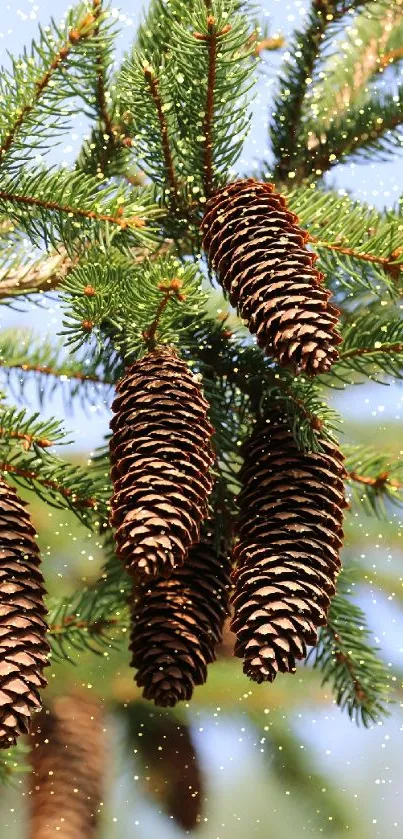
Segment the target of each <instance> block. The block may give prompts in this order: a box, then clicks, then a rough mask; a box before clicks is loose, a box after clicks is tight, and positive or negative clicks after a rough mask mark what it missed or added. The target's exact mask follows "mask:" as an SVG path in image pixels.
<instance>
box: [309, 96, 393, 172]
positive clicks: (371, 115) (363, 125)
mask: <svg viewBox="0 0 403 839" xmlns="http://www.w3.org/2000/svg"><path fill="white" fill-rule="evenodd" d="M402 108H403V87H399V88H398V89H397V92H396V94H392V93H389V92H387V93H385V94H383V95H382V96H381V95H375V94H374V95H372V96H371V97H370V98H369V99H368V100H367V101H366V102H365V103H362V104H360V103H358V104H357V105H355V106H351V107H350V108H349V109H348V111H347V113H346V114H345V115H341V116H340V118H339V119H338V120H335V121H334V122H332V125H330V126H329V128H328V129H327V130H326V131H324V132H322V136H321V138H319V137H318V136H317V134H316V128H315V130H311V132H310V154H307V155H306V163H305V167H304V177H308V176H309V175H311V174H312V173H313V172H316V173H317V174H320V175H322V174H323V173H324V172H326V171H328V170H329V169H330V168H332V167H333V166H335V165H336V164H337V163H343V162H345V161H347V160H354V161H357V162H361V161H364V162H365V161H366V160H369V159H370V160H374V158H376V157H377V158H378V159H379V160H388V159H389V158H390V156H391V155H393V154H394V153H395V152H396V150H398V149H400V148H401V134H402V125H403V117H402Z"/></svg>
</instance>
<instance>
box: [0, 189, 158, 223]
mask: <svg viewBox="0 0 403 839" xmlns="http://www.w3.org/2000/svg"><path fill="white" fill-rule="evenodd" d="M0 199H2V200H3V201H7V202H10V203H11V204H22V205H26V206H28V207H40V208H41V209H43V210H51V211H53V212H57V213H63V214H65V215H68V216H70V217H72V216H76V217H77V218H86V219H92V220H94V221H103V222H108V223H110V224H116V225H117V226H118V227H120V228H121V229H122V230H125V229H127V228H141V227H145V221H144V219H142V218H140V217H139V216H132V217H131V218H123V210H122V212H121V213H120V214H119V213H118V214H117V215H116V216H109V215H104V214H102V213H96V212H95V211H94V210H85V209H83V208H82V207H72V206H70V205H69V204H59V202H58V201H46V200H45V199H42V198H38V197H36V196H33V195H21V194H18V193H16V192H7V191H5V190H0Z"/></svg>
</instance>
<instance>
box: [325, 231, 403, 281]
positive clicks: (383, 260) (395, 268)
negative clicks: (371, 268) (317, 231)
mask: <svg viewBox="0 0 403 839" xmlns="http://www.w3.org/2000/svg"><path fill="white" fill-rule="evenodd" d="M309 241H310V242H312V243H313V244H315V245H316V246H317V247H318V248H328V249H329V250H332V251H337V253H342V254H345V256H351V257H352V258H353V259H358V260H361V261H363V262H371V263H372V264H373V265H380V266H381V267H382V268H383V269H384V270H385V271H387V272H388V273H389V274H390V275H391V276H392V277H393V278H395V279H397V278H398V276H399V274H400V272H401V271H403V262H402V263H400V262H397V259H398V257H399V256H401V253H400V252H397V253H396V252H394V253H392V254H391V255H390V256H376V255H375V254H373V253H365V252H363V251H358V250H355V249H354V248H349V247H346V246H344V245H337V244H336V243H335V242H323V241H321V240H320V239H316V238H315V237H314V236H310V237H309Z"/></svg>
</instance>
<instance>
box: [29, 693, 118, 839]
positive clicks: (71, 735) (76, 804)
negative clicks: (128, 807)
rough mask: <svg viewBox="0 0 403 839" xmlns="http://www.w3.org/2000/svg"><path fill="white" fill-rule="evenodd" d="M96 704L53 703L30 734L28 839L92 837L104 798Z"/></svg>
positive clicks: (102, 754) (76, 700) (66, 699)
mask: <svg viewBox="0 0 403 839" xmlns="http://www.w3.org/2000/svg"><path fill="white" fill-rule="evenodd" d="M104 737H105V735H104V732H103V717H102V712H101V709H100V706H99V704H98V703H96V702H95V701H90V700H89V699H87V698H83V697H81V696H80V697H78V696H63V697H59V698H58V699H56V700H55V701H54V703H53V706H52V710H51V711H50V712H47V713H45V712H44V711H42V713H41V714H40V715H39V716H38V724H37V725H35V731H34V732H33V733H32V735H31V739H32V751H31V756H30V757H31V763H32V769H33V774H32V776H31V792H30V796H31V814H30V828H29V839H54V837H55V836H62V837H65V839H78V837H83V839H84V837H85V839H95V837H96V836H97V835H98V832H97V821H98V812H99V807H100V803H101V801H102V795H103V783H102V779H103V776H104V773H105V761H106V749H105V743H104Z"/></svg>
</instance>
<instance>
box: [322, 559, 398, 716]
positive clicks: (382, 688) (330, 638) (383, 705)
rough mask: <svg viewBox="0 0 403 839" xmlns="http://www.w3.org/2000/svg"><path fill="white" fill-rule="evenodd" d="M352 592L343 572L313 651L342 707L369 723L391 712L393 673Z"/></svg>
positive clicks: (350, 714) (324, 680)
mask: <svg viewBox="0 0 403 839" xmlns="http://www.w3.org/2000/svg"><path fill="white" fill-rule="evenodd" d="M350 594H351V588H350V586H349V578H348V573H347V572H342V574H341V575H340V577H339V580H338V588H337V594H336V596H335V597H334V598H333V601H332V603H331V606H330V611H329V617H328V623H327V625H326V626H325V627H322V629H321V630H320V634H319V643H318V646H317V647H316V648H315V649H314V650H313V651H312V654H311V655H312V657H313V659H314V666H315V667H318V668H320V669H321V671H322V674H323V682H322V683H323V684H325V683H327V682H328V683H330V684H331V686H332V689H333V691H334V693H335V697H336V702H337V704H338V705H339V706H340V708H341V709H342V710H343V709H344V708H346V709H347V711H348V714H349V716H350V718H351V719H355V720H356V721H357V722H360V721H362V723H363V725H364V726H368V725H370V724H371V723H373V722H377V720H379V719H381V718H382V717H385V716H387V714H388V711H387V702H388V698H389V690H390V687H389V675H388V671H387V667H386V665H385V664H384V663H383V661H382V660H381V659H380V658H379V657H378V650H377V649H376V648H375V649H374V647H373V644H372V639H371V634H370V632H369V630H368V628H367V626H366V622H365V616H364V614H363V612H362V611H361V609H360V608H359V607H358V606H357V605H356V604H355V603H354V602H352V601H351V599H350Z"/></svg>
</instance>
